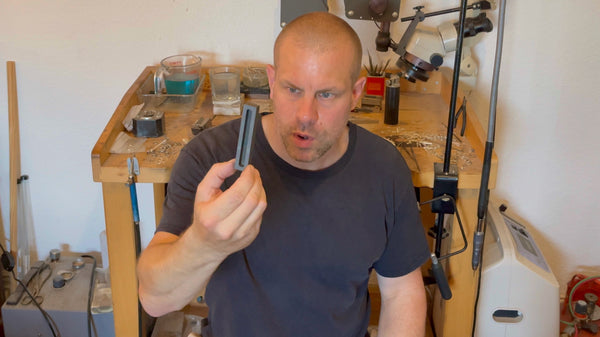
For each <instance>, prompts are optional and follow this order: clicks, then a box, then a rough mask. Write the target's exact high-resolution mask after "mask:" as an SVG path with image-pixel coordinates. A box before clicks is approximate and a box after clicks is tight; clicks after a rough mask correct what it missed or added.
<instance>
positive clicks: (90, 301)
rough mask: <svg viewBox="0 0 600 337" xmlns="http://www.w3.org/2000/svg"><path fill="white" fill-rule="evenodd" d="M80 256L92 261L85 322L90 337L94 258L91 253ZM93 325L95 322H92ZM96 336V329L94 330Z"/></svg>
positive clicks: (94, 275) (94, 272)
mask: <svg viewBox="0 0 600 337" xmlns="http://www.w3.org/2000/svg"><path fill="white" fill-rule="evenodd" d="M81 257H87V258H90V259H92V260H93V261H94V264H93V266H92V275H91V276H90V290H89V293H88V304H87V323H88V337H92V325H93V320H94V318H93V316H92V297H93V295H94V283H95V282H96V258H95V257H93V256H92V255H87V254H85V255H81ZM94 327H95V324H94ZM94 333H95V334H96V337H98V331H95V329H94Z"/></svg>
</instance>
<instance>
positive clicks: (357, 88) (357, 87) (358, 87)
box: [352, 77, 367, 106]
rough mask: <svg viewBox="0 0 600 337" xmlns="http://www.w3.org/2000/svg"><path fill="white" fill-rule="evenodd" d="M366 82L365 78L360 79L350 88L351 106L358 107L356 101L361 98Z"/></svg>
mask: <svg viewBox="0 0 600 337" xmlns="http://www.w3.org/2000/svg"><path fill="white" fill-rule="evenodd" d="M366 82H367V78H366V77H360V78H359V79H358V80H356V82H355V83H354V86H353V87H352V104H353V106H357V105H358V101H359V100H360V97H361V96H362V92H363V88H364V87H365V83H366Z"/></svg>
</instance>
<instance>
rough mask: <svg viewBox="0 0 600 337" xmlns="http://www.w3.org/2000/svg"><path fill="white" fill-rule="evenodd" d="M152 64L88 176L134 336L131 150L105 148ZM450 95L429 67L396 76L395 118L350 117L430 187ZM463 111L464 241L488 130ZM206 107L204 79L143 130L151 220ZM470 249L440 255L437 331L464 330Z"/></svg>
mask: <svg viewBox="0 0 600 337" xmlns="http://www.w3.org/2000/svg"><path fill="white" fill-rule="evenodd" d="M154 70H155V67H151V66H150V67H146V68H145V69H144V70H143V71H142V73H141V74H140V75H139V77H138V78H137V79H136V80H135V82H134V83H133V84H132V85H131V87H130V88H129V90H128V91H127V92H126V93H125V95H124V96H123V98H122V100H121V102H120V103H119V105H118V106H117V108H116V109H115V112H114V113H113V115H112V117H111V118H110V120H109V122H108V124H107V125H106V127H105V128H104V130H103V132H102V134H101V135H100V137H99V138H98V141H97V142H96V144H95V146H94V148H93V150H92V170H93V178H94V181H96V182H100V183H102V194H103V200H104V215H105V222H106V234H107V243H108V256H109V260H110V264H109V265H110V276H111V286H112V296H113V310H114V320H115V332H116V336H117V337H130V336H138V326H137V323H136V322H137V315H138V297H137V279H136V273H135V265H136V253H135V240H134V229H133V216H132V211H131V200H130V194H129V193H130V192H129V187H128V185H127V182H128V176H129V172H128V168H127V158H129V157H130V156H131V155H132V154H126V153H122V154H118V153H111V151H110V150H111V147H112V145H113V143H114V142H115V139H116V138H117V136H118V135H119V134H120V133H121V132H124V131H125V132H126V130H125V127H124V126H123V124H122V121H123V119H124V118H125V116H126V115H127V113H128V112H129V111H130V108H131V107H132V106H134V105H138V104H140V103H141V102H140V100H139V98H138V96H137V94H136V91H137V90H138V88H139V87H140V86H141V85H142V84H143V82H144V81H145V80H146V79H147V78H148V77H149V76H153V73H154ZM450 95H451V84H450V81H449V80H448V79H447V77H446V76H444V75H442V73H441V72H433V73H432V74H431V77H430V79H429V81H427V82H419V83H410V82H407V81H404V80H403V81H402V82H401V95H400V107H399V118H398V120H399V123H398V124H397V125H385V124H383V113H382V112H357V113H355V112H353V113H352V114H351V121H353V122H354V123H356V124H358V125H360V126H362V127H364V128H366V129H368V130H370V131H372V132H374V133H376V134H379V135H381V136H383V137H385V138H387V139H388V140H390V141H391V142H394V143H395V144H396V145H397V146H398V149H399V151H401V153H402V154H403V156H404V157H405V159H406V162H407V164H408V166H409V167H410V169H411V171H412V179H413V183H414V185H415V187H419V188H422V189H424V190H431V189H432V188H433V181H434V169H433V167H434V165H433V163H434V162H440V163H441V162H443V155H444V146H445V141H446V132H447V131H446V124H447V123H448V110H449V109H448V104H449V103H448V102H449V101H450ZM462 98H463V94H462V92H460V91H459V95H458V99H457V105H460V103H462ZM261 106H262V105H261ZM261 111H265V110H264V109H261ZM467 111H468V113H467V120H466V130H465V134H464V136H461V135H460V134H458V133H459V131H460V128H461V127H460V125H461V124H462V120H460V119H459V121H458V124H459V127H457V129H456V130H457V131H455V136H454V137H455V138H454V141H453V151H452V158H453V160H452V163H453V164H456V165H457V167H458V170H459V181H458V188H459V191H458V198H457V200H458V203H457V208H458V210H459V213H460V215H461V219H462V222H463V225H464V226H465V231H466V234H467V238H468V240H469V242H470V241H471V240H472V239H471V238H472V234H473V231H474V229H475V227H476V223H477V212H476V208H477V197H478V189H479V183H480V180H481V178H480V174H481V167H482V158H483V152H484V143H485V138H486V137H485V132H484V131H483V129H482V127H481V124H480V122H479V121H478V120H477V118H476V114H475V112H474V111H473V109H472V107H471V106H470V105H469V104H468V103H467ZM211 114H212V102H211V97H210V90H209V89H208V87H207V84H206V83H205V85H204V87H203V88H202V91H201V92H200V93H199V95H198V101H197V104H196V106H195V108H194V109H193V110H192V111H190V112H187V113H178V112H170V111H165V125H166V129H165V135H164V136H163V137H160V138H148V139H147V140H146V141H145V150H144V151H139V152H136V153H135V157H136V158H137V159H138V161H139V167H140V172H139V174H138V175H137V182H138V183H151V184H153V190H154V209H155V218H156V223H157V224H158V222H159V220H160V217H161V215H162V204H163V201H164V198H165V190H166V183H167V182H168V180H169V176H170V174H171V167H172V166H173V163H174V162H175V159H176V158H177V156H178V154H179V151H180V150H181V148H182V147H183V146H184V145H185V144H186V143H187V142H189V140H190V139H191V138H192V137H193V134H192V133H191V129H190V127H191V125H192V124H193V123H194V122H195V121H196V120H198V119H199V118H201V117H207V116H211ZM232 118H237V117H232V116H216V117H215V119H214V120H213V124H220V123H222V122H223V121H225V120H229V119H232ZM128 134H129V135H131V133H128ZM149 150H152V151H149ZM496 170H497V159H496V156H495V155H494V156H493V162H492V170H491V175H490V188H493V187H494V183H495V178H496ZM422 201H424V200H422ZM426 209H428V208H426V207H424V208H423V213H424V215H425V213H426ZM454 223H456V222H454ZM431 225H433V223H430V224H426V226H427V227H429V226H431ZM454 227H456V226H454ZM450 237H451V238H452V240H451V241H449V240H446V239H445V241H448V242H450V244H449V245H448V246H449V247H447V249H449V250H451V251H454V250H456V249H459V248H460V247H461V246H462V236H461V235H460V231H458V230H451V231H450ZM471 253H472V247H471V244H470V243H469V248H468V249H467V251H466V252H464V253H462V254H459V255H456V256H453V257H452V258H450V259H447V260H444V262H443V263H444V265H445V269H446V273H447V277H448V281H449V285H450V287H451V290H452V293H453V297H452V298H451V299H450V300H449V301H443V300H440V298H439V295H438V294H436V295H435V296H436V300H435V301H434V306H435V308H434V315H435V320H434V321H435V323H436V330H437V335H438V336H440V337H462V336H467V335H468V334H470V331H471V324H472V316H473V303H474V299H475V288H476V281H477V275H476V273H474V272H473V271H472V269H471Z"/></svg>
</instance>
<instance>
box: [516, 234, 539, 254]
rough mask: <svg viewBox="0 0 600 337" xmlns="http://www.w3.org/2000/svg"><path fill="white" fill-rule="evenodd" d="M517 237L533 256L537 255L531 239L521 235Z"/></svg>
mask: <svg viewBox="0 0 600 337" xmlns="http://www.w3.org/2000/svg"><path fill="white" fill-rule="evenodd" d="M517 237H518V238H519V241H521V246H523V248H525V249H526V250H527V251H528V252H530V253H531V254H532V255H533V256H537V254H536V252H535V249H534V248H533V245H532V244H531V242H529V240H527V239H525V238H523V237H522V236H521V235H518V236H517Z"/></svg>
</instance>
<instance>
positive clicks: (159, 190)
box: [152, 183, 167, 227]
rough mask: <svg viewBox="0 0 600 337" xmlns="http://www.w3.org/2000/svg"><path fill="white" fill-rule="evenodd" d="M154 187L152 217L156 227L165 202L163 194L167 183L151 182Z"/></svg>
mask: <svg viewBox="0 0 600 337" xmlns="http://www.w3.org/2000/svg"><path fill="white" fill-rule="evenodd" d="M152 185H153V188H154V218H155V220H156V227H158V224H159V223H160V218H162V214H163V204H164V202H165V194H166V192H167V184H158V183H156V184H152Z"/></svg>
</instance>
